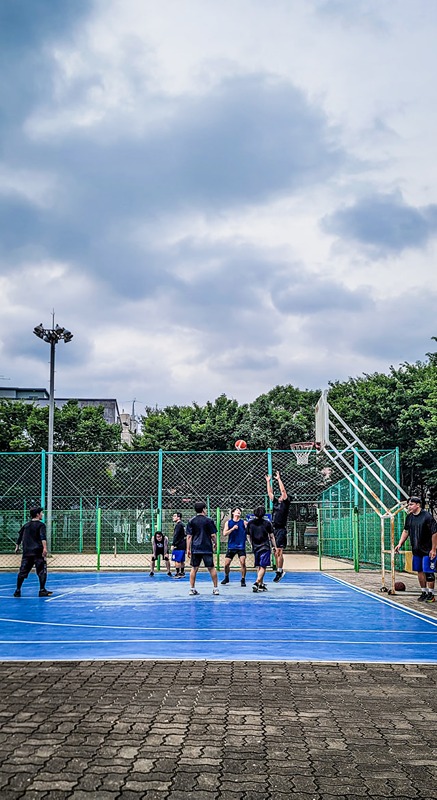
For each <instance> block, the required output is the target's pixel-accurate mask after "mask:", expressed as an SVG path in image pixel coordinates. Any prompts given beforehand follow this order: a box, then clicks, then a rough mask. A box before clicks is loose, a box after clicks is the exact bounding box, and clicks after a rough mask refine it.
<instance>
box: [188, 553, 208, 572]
mask: <svg viewBox="0 0 437 800" xmlns="http://www.w3.org/2000/svg"><path fill="white" fill-rule="evenodd" d="M202 561H203V563H204V565H205V567H207V568H208V569H211V567H213V566H214V556H213V554H212V553H191V562H190V563H191V566H192V567H200V565H201V563H202Z"/></svg>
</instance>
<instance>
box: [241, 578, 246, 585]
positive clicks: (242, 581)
mask: <svg viewBox="0 0 437 800" xmlns="http://www.w3.org/2000/svg"><path fill="white" fill-rule="evenodd" d="M241 586H246V581H245V580H244V578H242V579H241Z"/></svg>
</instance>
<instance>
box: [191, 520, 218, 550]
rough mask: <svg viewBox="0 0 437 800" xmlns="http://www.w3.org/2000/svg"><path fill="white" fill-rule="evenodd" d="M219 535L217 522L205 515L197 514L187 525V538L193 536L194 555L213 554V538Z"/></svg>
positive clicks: (192, 548) (192, 547)
mask: <svg viewBox="0 0 437 800" xmlns="http://www.w3.org/2000/svg"><path fill="white" fill-rule="evenodd" d="M216 533H217V528H216V526H215V522H214V520H213V519H211V517H207V516H206V515H205V514H197V515H196V516H195V517H192V519H190V521H189V522H188V524H187V536H192V540H191V552H192V553H212V552H213V546H212V538H211V537H212V536H214V534H216Z"/></svg>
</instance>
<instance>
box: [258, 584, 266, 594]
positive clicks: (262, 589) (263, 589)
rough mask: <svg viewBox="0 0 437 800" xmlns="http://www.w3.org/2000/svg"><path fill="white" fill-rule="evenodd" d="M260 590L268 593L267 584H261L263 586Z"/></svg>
mask: <svg viewBox="0 0 437 800" xmlns="http://www.w3.org/2000/svg"><path fill="white" fill-rule="evenodd" d="M259 590H260V592H267V591H268V589H267V586H266V585H265V583H262V584H261V586H260V587H259Z"/></svg>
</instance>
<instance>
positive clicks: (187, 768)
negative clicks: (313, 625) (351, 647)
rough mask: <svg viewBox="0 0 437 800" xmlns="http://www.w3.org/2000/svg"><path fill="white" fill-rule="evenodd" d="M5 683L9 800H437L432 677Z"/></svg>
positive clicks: (39, 668) (435, 670)
mask: <svg viewBox="0 0 437 800" xmlns="http://www.w3.org/2000/svg"><path fill="white" fill-rule="evenodd" d="M341 578H342V579H343V580H344V579H347V580H350V581H351V582H352V583H357V584H358V585H361V586H365V585H366V583H367V586H365V588H368V589H370V590H371V591H379V586H380V579H379V576H378V575H377V574H376V575H375V574H374V573H370V574H369V573H359V574H358V575H355V574H353V573H347V577H346V578H345V574H342V575H341ZM405 582H406V583H407V582H408V583H410V578H409V576H408V578H407V581H405ZM415 585H416V584H415V579H414V578H411V588H413V587H415ZM407 588H410V587H409V586H407ZM394 602H403V603H406V604H407V605H409V604H411V606H412V607H414V608H417V607H418V605H419V607H420V608H421V605H422V604H417V600H416V597H415V596H409V595H408V596H402V595H396V597H395V598H394ZM436 605H437V604H436ZM421 610H422V609H421ZM423 610H424V611H425V612H426V613H430V614H431V615H432V616H437V610H435V609H434V606H428V607H427V608H426V609H423ZM0 680H1V685H2V704H1V707H0V723H1V724H0V797H1V798H2V799H3V798H5V799H6V800H9V799H10V800H12V798H14V800H15V799H16V800H18V798H23V800H36V798H38V800H61V799H62V800H63V799H64V798H65V800H66V799H67V798H73V799H74V800H92V798H97V800H118V799H119V798H120V800H129V799H130V798H132V799H133V800H134V799H135V800H137V798H138V799H139V798H146V800H273V798H275V800H276V799H277V800H281V798H284V800H285V798H289V797H296V798H302V799H303V800H329V798H336V800H353V799H354V798H372V800H386V799H387V798H396V799H397V800H406V798H432V797H434V796H435V792H436V779H437V762H436V757H435V743H434V733H433V731H434V728H435V719H436V711H437V699H436V698H437V695H436V691H435V685H436V681H437V666H436V667H434V666H425V665H403V666H391V665H375V664H372V665H366V664H352V665H350V664H335V663H333V664H326V665H322V664H311V663H304V664H299V663H283V662H279V663H273V664H272V663H254V662H250V663H245V662H234V663H232V662H226V663H223V662H201V661H200V662H199V661H196V662H187V661H183V662H179V661H169V662H153V661H135V662H125V661H123V662H120V661H106V662H86V661H82V662H69V663H66V662H32V663H23V662H21V663H11V662H9V663H4V664H0Z"/></svg>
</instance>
